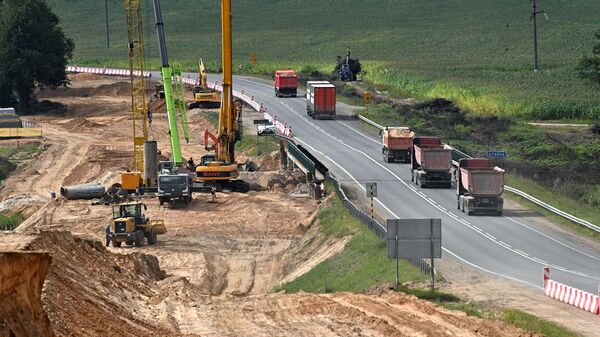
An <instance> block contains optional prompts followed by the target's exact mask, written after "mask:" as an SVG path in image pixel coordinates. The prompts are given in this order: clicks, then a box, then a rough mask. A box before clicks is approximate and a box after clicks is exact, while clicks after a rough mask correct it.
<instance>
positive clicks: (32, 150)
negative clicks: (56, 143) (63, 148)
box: [0, 143, 42, 182]
mask: <svg viewBox="0 0 600 337" xmlns="http://www.w3.org/2000/svg"><path fill="white" fill-rule="evenodd" d="M41 150H42V148H41V147H40V144H38V143H29V144H23V145H16V143H15V145H11V146H8V145H2V146H0V182H2V181H3V180H4V179H6V177H7V176H8V174H9V173H10V172H11V171H12V170H14V169H15V168H17V165H19V164H20V163H22V162H24V161H26V160H29V159H31V158H32V157H33V156H34V155H35V154H36V153H38V152H40V151H41Z"/></svg>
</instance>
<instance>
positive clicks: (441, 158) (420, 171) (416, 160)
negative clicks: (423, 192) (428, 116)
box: [410, 137, 452, 188]
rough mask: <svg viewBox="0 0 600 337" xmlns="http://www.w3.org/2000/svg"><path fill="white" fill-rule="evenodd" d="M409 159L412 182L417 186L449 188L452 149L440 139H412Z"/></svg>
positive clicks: (450, 182)
mask: <svg viewBox="0 0 600 337" xmlns="http://www.w3.org/2000/svg"><path fill="white" fill-rule="evenodd" d="M410 157H411V169H410V170H411V173H412V181H414V182H415V183H416V184H417V185H419V186H420V187H428V186H441V187H446V188H450V187H451V184H452V173H451V172H450V170H451V169H452V149H451V148H450V147H449V146H447V145H444V144H442V140H441V139H440V138H437V137H415V138H413V144H412V150H411V156H410Z"/></svg>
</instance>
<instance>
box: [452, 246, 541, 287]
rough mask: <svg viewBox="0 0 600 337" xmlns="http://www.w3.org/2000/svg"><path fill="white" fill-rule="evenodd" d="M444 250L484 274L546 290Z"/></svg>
mask: <svg viewBox="0 0 600 337" xmlns="http://www.w3.org/2000/svg"><path fill="white" fill-rule="evenodd" d="M442 249H443V250H444V251H445V252H446V253H448V254H450V255H452V256H454V257H455V258H457V259H459V260H461V261H462V262H464V263H466V264H468V265H469V266H472V267H475V268H477V269H480V270H483V271H484V272H486V273H489V274H492V275H496V276H500V277H503V278H506V279H509V280H512V281H516V282H520V283H523V284H527V285H529V286H532V287H535V288H538V289H542V290H543V289H544V288H543V287H540V286H538V285H535V284H533V283H529V282H527V281H523V280H520V279H518V278H514V277H511V276H508V275H504V274H500V273H496V272H493V271H491V270H489V269H485V268H483V267H480V266H478V265H476V264H474V263H471V262H469V261H467V260H465V259H463V258H462V257H460V256H458V255H456V254H454V253H453V252H451V251H449V250H448V249H446V248H442Z"/></svg>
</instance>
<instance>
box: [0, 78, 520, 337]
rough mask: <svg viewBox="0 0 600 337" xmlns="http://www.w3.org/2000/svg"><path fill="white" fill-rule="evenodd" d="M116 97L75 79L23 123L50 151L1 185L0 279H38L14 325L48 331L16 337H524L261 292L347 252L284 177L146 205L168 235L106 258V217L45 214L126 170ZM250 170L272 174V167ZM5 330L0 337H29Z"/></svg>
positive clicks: (485, 326) (379, 301)
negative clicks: (37, 130) (6, 218)
mask: <svg viewBox="0 0 600 337" xmlns="http://www.w3.org/2000/svg"><path fill="white" fill-rule="evenodd" d="M126 89H127V84H126V83H125V84H123V83H118V82H116V81H114V80H107V79H97V78H94V77H90V76H83V75H81V76H76V77H74V78H73V85H72V89H68V90H66V91H63V90H62V89H61V90H56V91H53V92H49V93H46V94H45V97H48V98H51V99H52V100H54V101H58V102H61V103H64V104H67V105H68V107H69V111H68V113H67V114H66V115H61V116H37V117H34V118H32V119H33V120H35V121H36V122H38V123H40V124H42V125H43V128H44V132H45V134H46V136H47V141H46V143H47V146H48V149H47V150H46V151H44V152H42V153H41V154H39V155H38V156H36V157H35V158H34V159H33V160H32V161H31V162H29V163H27V164H25V165H22V166H21V167H19V168H18V169H17V170H16V171H15V172H14V173H13V174H11V176H10V178H9V179H7V180H6V183H5V186H6V187H5V189H4V190H2V192H1V194H0V196H1V200H2V201H1V202H0V209H8V210H10V211H21V212H24V213H25V214H27V215H29V218H28V219H27V220H26V221H25V222H24V223H23V224H22V225H21V226H20V227H19V228H18V229H17V230H16V231H15V233H0V262H1V263H2V264H3V265H2V266H0V268H2V269H3V270H13V271H15V272H14V273H12V274H10V275H16V276H17V281H18V282H38V283H39V282H40V280H41V279H43V276H42V274H44V273H45V271H46V270H44V268H46V269H47V276H46V281H45V283H44V287H43V288H42V291H41V304H39V303H36V302H35V301H32V300H30V299H29V298H28V297H26V296H25V297H20V298H21V299H20V300H17V301H18V303H17V304H18V305H22V306H23V308H26V310H25V311H24V312H45V313H46V315H47V317H48V319H49V321H48V320H45V318H44V317H37V316H36V317H35V318H31V317H29V318H27V317H12V318H16V319H21V321H23V322H28V323H27V324H29V328H30V330H27V331H47V329H52V331H53V332H54V334H55V335H56V336H108V335H119V336H498V337H504V336H530V335H529V334H525V333H522V332H521V331H518V330H517V329H515V328H512V327H508V326H505V325H503V324H501V323H499V322H495V321H487V320H481V319H477V318H473V317H467V316H466V315H465V314H463V313H460V312H451V311H448V310H445V309H443V308H440V307H438V306H436V305H433V304H430V303H428V302H423V301H420V300H417V299H415V298H413V297H410V296H406V295H402V294H396V293H392V292H380V293H376V294H369V295H367V294H349V293H338V294H326V295H315V294H305V293H300V294H285V293H271V290H272V289H273V288H274V287H275V286H276V285H277V284H279V283H280V282H283V281H286V280H290V279H293V278H294V277H297V276H299V275H301V274H302V273H304V272H306V271H308V270H310V268H312V267H313V266H315V265H316V264H318V263H319V262H320V261H323V260H324V259H326V258H328V257H330V256H332V255H334V254H336V253H338V252H340V251H341V250H342V249H343V247H344V244H345V243H346V242H347V240H348V238H326V237H324V235H322V233H321V231H320V230H319V224H318V222H315V220H314V218H315V215H316V212H317V210H318V205H317V204H316V202H314V201H312V200H310V199H308V198H306V197H298V195H292V194H291V193H290V191H291V190H293V189H294V185H295V184H297V182H298V181H297V178H296V177H293V176H290V177H289V178H285V177H287V175H286V174H285V173H282V172H276V174H278V175H280V176H281V177H283V178H281V179H288V183H287V184H277V186H280V187H277V188H271V189H268V190H266V191H251V192H250V193H247V194H238V193H230V194H222V193H219V194H218V195H217V202H216V203H209V202H208V201H209V199H210V198H209V197H208V196H206V195H201V194H198V195H195V199H194V201H193V202H192V204H191V205H189V206H188V207H187V208H182V207H160V206H159V205H158V202H157V201H156V200H154V199H145V202H146V203H147V205H148V211H147V215H149V216H150V217H151V218H154V219H158V218H161V219H164V220H165V222H166V224H167V226H168V233H167V234H165V235H162V236H159V239H158V243H157V245H155V246H144V247H142V248H132V247H124V248H112V247H110V248H106V247H104V245H103V242H101V241H102V239H103V230H104V226H105V225H106V224H107V223H108V222H109V221H110V219H111V218H110V214H111V210H110V208H109V207H106V206H92V205H91V204H90V202H88V201H65V200H59V201H54V200H51V199H50V192H51V191H58V189H59V188H60V186H62V185H68V184H78V183H87V182H91V181H99V182H101V183H103V184H105V185H109V184H111V183H113V182H116V181H117V180H118V176H119V174H120V173H121V172H123V171H125V170H126V169H127V168H128V167H130V166H131V139H130V136H129V134H128V133H129V131H130V128H131V126H130V125H131V120H130V118H129V117H128V116H129V115H128V110H129V108H128V99H127V90H126ZM153 119H154V122H153V127H152V129H153V132H152V135H153V136H154V138H155V139H157V140H158V142H159V144H160V146H159V147H160V149H161V151H162V153H163V155H165V156H167V155H168V152H169V147H168V135H167V133H166V132H165V130H166V116H165V115H164V114H162V115H161V114H156V115H155V116H154V118H153ZM206 125H208V123H207V122H206V121H205V120H203V119H202V117H200V115H194V116H193V117H192V118H191V123H190V128H191V131H192V141H191V142H190V144H184V146H183V151H184V154H185V156H186V157H189V156H194V157H199V156H200V154H202V153H203V149H202V145H201V144H200V134H201V132H202V131H203V130H204V128H205V127H206ZM261 162H264V163H267V162H268V163H269V164H268V165H264V166H265V167H267V166H271V168H272V169H277V167H276V166H277V165H276V164H274V163H276V162H277V160H276V158H275V159H274V158H263V159H261ZM257 174H259V175H260V174H267V175H268V174H275V173H273V172H263V173H260V172H259V173H257ZM278 177H279V176H278ZM261 179H262V178H261ZM261 179H257V181H258V180H260V181H268V180H269V179H268V177H267V178H265V179H262V180H261ZM278 179H279V178H278ZM7 251H11V252H16V253H17V254H19V253H20V254H23V253H24V252H39V251H41V252H48V253H49V255H50V256H51V258H52V263H51V265H50V266H49V268H48V265H47V264H48V261H46V260H44V259H47V257H44V256H46V255H44V256H42V257H41V258H40V259H41V260H40V267H39V269H40V270H39V274H36V273H35V270H31V271H30V272H28V273H18V272H17V271H19V270H21V269H23V268H26V266H25V264H26V263H27V260H26V259H18V258H17V259H14V258H12V256H11V257H10V258H9V257H6V258H4V255H2V254H5V253H3V252H7ZM44 261H46V262H44ZM5 268H6V269H5ZM32 273H33V274H32ZM0 275H2V277H8V276H4V275H3V274H0ZM32 275H34V276H35V277H34V276H32ZM21 276H22V277H23V278H28V279H29V280H32V281H27V280H25V279H19V277H21ZM7 284H9V283H6V282H0V294H5V293H11V292H14V291H15V290H14V289H12V288H10V289H4V288H2V285H7ZM34 295H35V294H34ZM34 297H35V296H34ZM19 301H20V302H19ZM40 305H41V306H42V307H43V308H40ZM12 312H13V311H8V312H5V313H3V315H2V316H1V317H10V315H11V313H12ZM38 316H39V315H38ZM48 322H49V323H48ZM4 323H5V322H0V333H1V334H2V335H9V332H13V333H15V336H25V335H31V333H27V332H20V331H16V330H14V329H12V328H11V326H9V325H7V324H4ZM48 324H49V326H48ZM11 329H12V330H11ZM40 335H43V333H40Z"/></svg>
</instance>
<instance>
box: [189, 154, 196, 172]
mask: <svg viewBox="0 0 600 337" xmlns="http://www.w3.org/2000/svg"><path fill="white" fill-rule="evenodd" d="M188 169H189V170H190V171H192V172H193V171H195V170H196V164H194V158H192V157H190V160H188Z"/></svg>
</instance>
